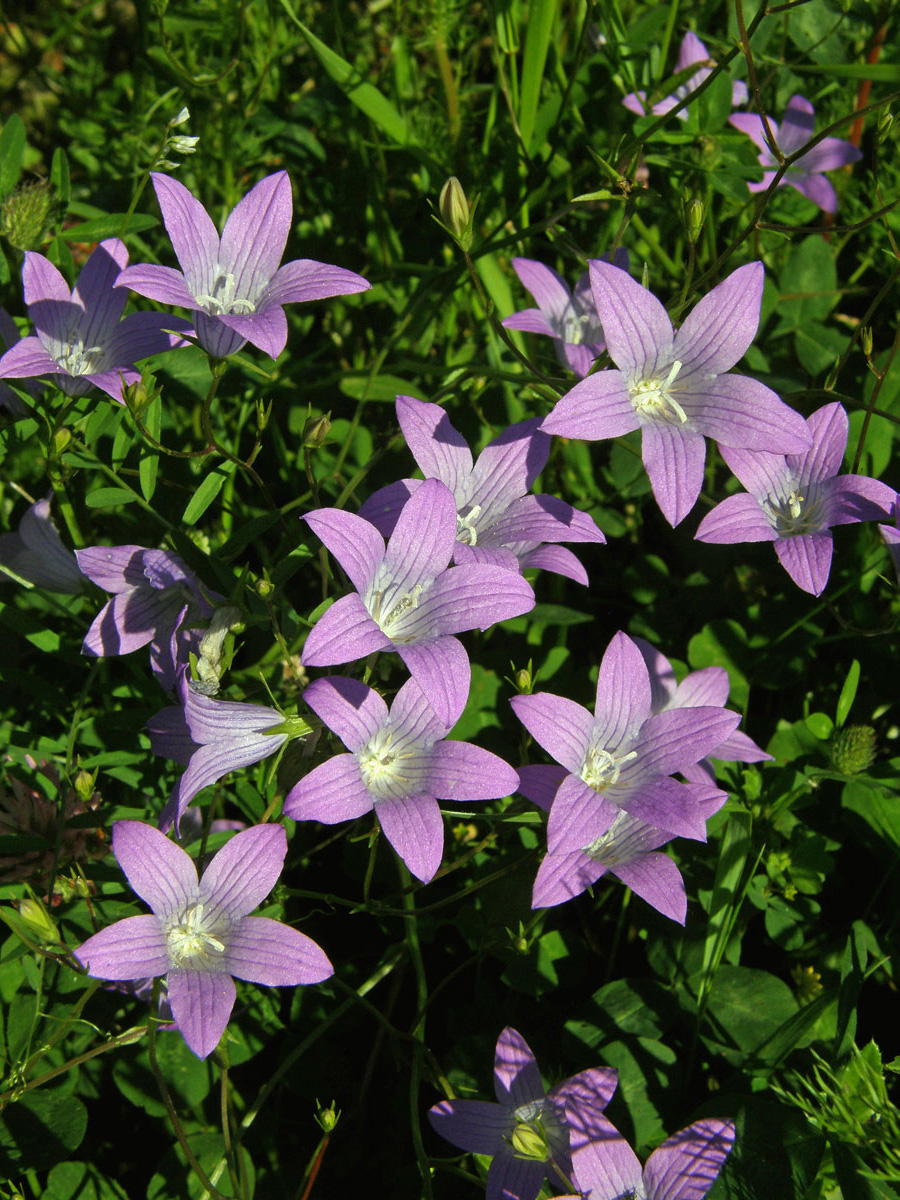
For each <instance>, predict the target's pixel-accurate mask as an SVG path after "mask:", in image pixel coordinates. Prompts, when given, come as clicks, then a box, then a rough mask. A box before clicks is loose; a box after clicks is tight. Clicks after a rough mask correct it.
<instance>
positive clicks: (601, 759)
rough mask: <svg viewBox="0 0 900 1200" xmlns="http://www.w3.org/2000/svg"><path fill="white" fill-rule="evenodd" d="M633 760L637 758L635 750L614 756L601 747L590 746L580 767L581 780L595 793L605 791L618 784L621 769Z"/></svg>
mask: <svg viewBox="0 0 900 1200" xmlns="http://www.w3.org/2000/svg"><path fill="white" fill-rule="evenodd" d="M633 758H637V750H632V751H630V752H629V753H628V754H621V755H615V754H610V752H609V751H608V750H604V749H603V748H602V747H601V746H591V747H589V749H588V752H587V754H586V755H585V759H584V763H583V764H582V767H581V778H582V779H583V780H584V782H585V783H586V784H587V785H588V787H592V788H593V789H594V791H595V792H602V791H605V790H606V788H608V787H612V785H613V784H614V783H618V781H619V776H620V774H621V773H622V767H623V766H624V765H625V763H627V762H630V761H631V759H633Z"/></svg>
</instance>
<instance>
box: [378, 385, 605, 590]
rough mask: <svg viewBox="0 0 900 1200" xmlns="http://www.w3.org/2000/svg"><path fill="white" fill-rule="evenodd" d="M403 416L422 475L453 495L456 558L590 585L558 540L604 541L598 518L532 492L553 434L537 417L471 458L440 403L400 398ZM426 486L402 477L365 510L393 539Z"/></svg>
mask: <svg viewBox="0 0 900 1200" xmlns="http://www.w3.org/2000/svg"><path fill="white" fill-rule="evenodd" d="M397 417H398V418H399V421H400V428H401V429H402V430H403V436H404V437H405V438H406V441H407V444H408V445H409V448H410V450H411V451H412V453H413V457H414V458H415V460H416V464H417V465H418V467H419V468H420V470H421V471H422V473H423V474H424V475H425V477H426V478H427V479H439V480H440V481H441V482H442V483H444V484H446V485H447V487H448V488H449V489H450V491H451V492H452V493H453V498H454V500H455V501H456V545H455V546H454V549H453V558H454V561H455V562H457V563H467V562H468V563H476V562H479V563H482V564H484V565H490V566H496V567H505V568H507V569H508V570H511V571H520V570H522V569H524V568H526V567H543V568H544V569H545V570H549V571H555V572H556V573H557V574H560V575H566V576H568V578H569V579H574V580H576V581H577V582H578V583H585V584H586V583H587V581H588V578H587V573H586V571H585V569H584V567H583V566H582V565H581V563H580V562H579V560H578V559H577V558H576V557H575V555H574V554H573V553H572V552H571V551H570V550H567V549H565V548H564V547H563V546H558V545H555V544H553V543H557V542H605V540H606V539H605V538H604V536H603V534H602V533H601V532H600V530H599V529H598V528H597V526H596V524H595V523H594V520H593V518H592V517H589V516H588V515H587V513H583V512H579V511H578V509H575V508H573V507H572V506H571V505H570V504H566V502H565V501H564V500H560V499H558V498H557V497H556V496H542V495H539V496H531V495H527V494H526V493H528V492H529V491H530V489H531V487H532V485H533V484H534V481H535V479H536V478H537V477H538V475H539V474H540V473H541V471H542V470H543V469H544V466H545V465H546V462H547V458H548V457H549V454H550V438H549V436H548V435H547V434H546V433H542V432H541V431H540V429H539V428H538V426H539V425H540V420H539V419H536V420H530V421H519V422H518V423H517V424H515V425H511V426H510V427H509V428H508V429H506V430H504V432H503V433H501V434H500V436H499V437H497V438H495V439H494V440H493V441H492V442H491V443H490V444H489V445H488V446H485V448H484V450H482V452H481V454H480V455H479V456H478V460H477V462H474V463H473V460H472V454H471V452H470V450H469V447H468V446H467V445H466V442H465V439H464V438H463V436H462V434H460V433H459V432H458V431H457V430H456V429H454V427H453V426H452V425H451V424H450V418H449V417H448V416H447V414H446V412H445V411H444V409H442V408H441V407H440V405H438V404H427V403H425V402H424V401H422V400H414V399H413V398H412V397H411V396H398V397H397ZM421 486H422V484H421V481H420V480H418V479H402V480H400V482H399V483H394V484H390V485H389V486H388V487H386V488H380V489H379V490H378V491H376V492H373V494H372V495H371V496H370V497H369V498H368V500H366V502H365V503H364V504H363V506H362V507H361V508H360V510H359V515H360V516H361V517H365V518H366V520H367V521H371V522H372V524H373V525H374V526H375V528H376V529H377V530H378V532H379V533H381V534H383V535H384V536H385V537H389V536H390V535H391V534H392V533H393V531H394V527H395V526H396V524H397V520H398V518H399V516H400V512H401V510H402V508H403V505H404V504H405V503H406V501H407V500H408V499H409V497H410V496H411V495H413V494H414V493H415V492H416V491H417V490H418V489H419V488H420V487H421ZM548 543H551V544H548Z"/></svg>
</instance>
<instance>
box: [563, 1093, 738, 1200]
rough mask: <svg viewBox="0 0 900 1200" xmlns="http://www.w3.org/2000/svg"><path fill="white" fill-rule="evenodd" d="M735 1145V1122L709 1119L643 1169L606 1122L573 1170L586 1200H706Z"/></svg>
mask: <svg viewBox="0 0 900 1200" xmlns="http://www.w3.org/2000/svg"><path fill="white" fill-rule="evenodd" d="M568 1111H569V1105H568V1104H567V1105H566V1112H567V1113H568ZM733 1145H734V1122H733V1121H723V1120H721V1118H719V1117H707V1118H706V1119H705V1120H703V1121H696V1122H695V1123H694V1124H693V1125H689V1126H688V1127H687V1129H682V1130H681V1131H680V1133H676V1134H673V1135H672V1137H670V1138H668V1139H667V1140H666V1141H664V1142H663V1144H662V1145H661V1146H659V1147H657V1149H656V1150H654V1151H653V1153H652V1154H651V1155H650V1157H649V1158H648V1159H647V1162H646V1165H645V1166H644V1168H643V1169H641V1164H640V1160H639V1159H638V1157H637V1155H636V1154H635V1152H634V1151H633V1150H632V1149H631V1147H630V1146H629V1145H628V1143H627V1142H626V1141H625V1139H624V1138H623V1137H622V1135H621V1133H619V1131H618V1129H616V1127H615V1126H614V1125H613V1124H611V1122H610V1121H609V1120H608V1119H607V1118H606V1117H602V1116H601V1117H600V1129H599V1130H598V1131H597V1135H596V1136H595V1137H594V1138H593V1139H592V1140H591V1141H589V1142H584V1143H583V1144H582V1145H580V1146H579V1147H578V1148H577V1149H576V1148H574V1147H573V1150H572V1170H573V1174H574V1176H575V1182H576V1184H577V1186H578V1188H579V1189H580V1200H628V1198H629V1197H631V1198H633V1200H638V1197H640V1200H703V1198H704V1196H706V1194H707V1193H708V1192H709V1191H710V1189H711V1188H712V1186H713V1184H714V1183H715V1182H716V1180H717V1179H718V1177H719V1172H720V1171H721V1170H722V1165H723V1164H724V1162H725V1159H726V1158H727V1157H728V1155H729V1154H730V1153H731V1148H732V1146H733ZM559 1200H576V1197H574V1196H561V1197H560V1198H559Z"/></svg>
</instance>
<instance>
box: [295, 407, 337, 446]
mask: <svg viewBox="0 0 900 1200" xmlns="http://www.w3.org/2000/svg"><path fill="white" fill-rule="evenodd" d="M330 431H331V413H330V412H328V413H326V414H325V415H324V417H310V418H309V420H308V421H307V422H306V424H305V425H304V426H303V434H302V438H301V441H302V444H303V446H304V447H305V449H307V450H318V448H319V447H320V446H322V445H324V444H325V439H326V438H327V437H328V434H329V432H330Z"/></svg>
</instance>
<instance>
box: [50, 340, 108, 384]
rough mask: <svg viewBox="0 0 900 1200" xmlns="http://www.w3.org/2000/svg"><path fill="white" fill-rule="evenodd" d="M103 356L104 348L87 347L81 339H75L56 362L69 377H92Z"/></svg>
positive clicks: (58, 356)
mask: <svg viewBox="0 0 900 1200" xmlns="http://www.w3.org/2000/svg"><path fill="white" fill-rule="evenodd" d="M102 354H103V347H102V346H85V344H84V342H83V341H82V339H81V338H75V339H74V340H73V341H71V342H69V343H68V344H67V345H65V346H63V347H62V349H61V351H60V353H59V354H58V355H57V357H56V361H57V363H58V365H59V366H61V367H62V369H63V370H64V371H66V372H67V373H68V374H69V375H92V374H93V373H94V371H96V370H97V367H98V366H99V362H100V357H101V355H102Z"/></svg>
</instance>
